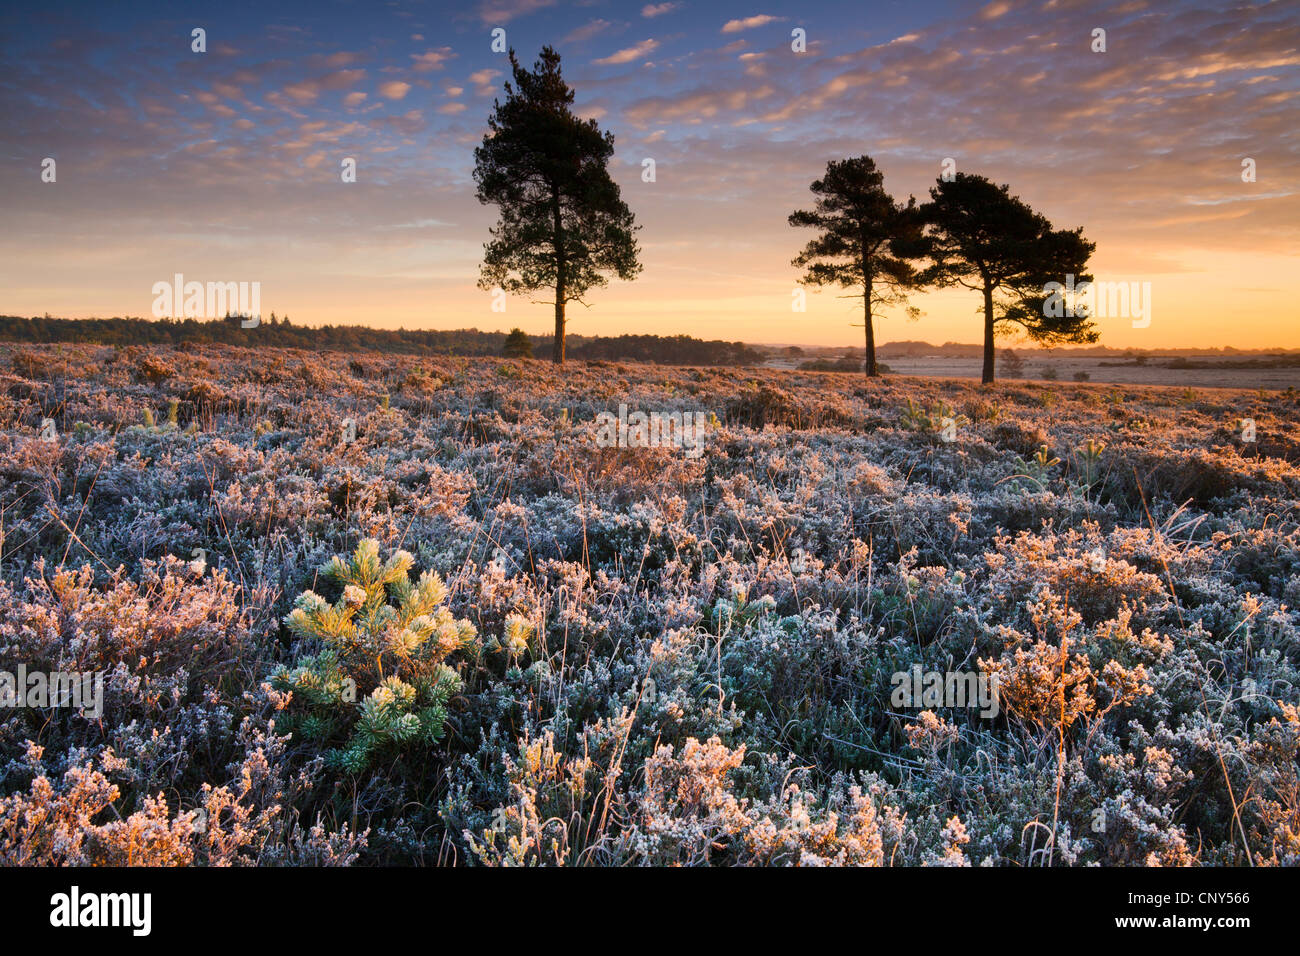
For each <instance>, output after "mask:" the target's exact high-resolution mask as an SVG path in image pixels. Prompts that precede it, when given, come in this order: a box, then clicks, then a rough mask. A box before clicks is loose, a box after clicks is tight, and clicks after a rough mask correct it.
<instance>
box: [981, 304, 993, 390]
mask: <svg viewBox="0 0 1300 956" xmlns="http://www.w3.org/2000/svg"><path fill="white" fill-rule="evenodd" d="M981 381H982V382H983V383H984V384H985V385H992V384H993V287H992V286H991V285H988V284H985V286H984V376H983V378H982V379H981Z"/></svg>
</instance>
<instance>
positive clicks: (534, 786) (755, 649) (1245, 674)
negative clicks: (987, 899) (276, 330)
mask: <svg viewBox="0 0 1300 956" xmlns="http://www.w3.org/2000/svg"><path fill="white" fill-rule="evenodd" d="M620 403H626V404H627V405H628V406H629V407H631V408H635V409H640V410H642V411H645V412H652V411H665V412H674V411H677V412H680V411H696V410H701V411H703V412H705V413H707V414H709V415H711V416H713V418H712V422H711V424H710V426H709V428H708V430H707V433H706V435H705V445H704V448H705V452H704V455H703V456H701V457H699V458H691V457H688V456H687V455H685V454H683V452H682V451H681V450H677V449H674V448H671V447H651V448H637V447H632V448H601V447H597V446H596V444H595V441H594V430H595V423H594V420H595V416H596V415H597V413H599V412H602V411H609V410H613V409H617V407H618V405H619V404H620ZM1296 415H1297V399H1296V396H1294V395H1288V394H1282V393H1270V394H1259V393H1249V392H1230V391H1221V392H1208V391H1207V392H1202V393H1200V394H1196V393H1190V392H1186V391H1181V390H1174V389H1161V388H1136V387H1114V386H1085V385H1057V386H1053V387H1050V388H1048V387H1040V386H1035V385H1027V384H1020V383H1016V384H1009V385H998V386H994V387H990V388H981V387H977V386H973V385H968V384H964V383H960V382H956V381H951V382H950V381H927V380H912V379H888V380H885V381H881V382H873V383H870V384H865V385H864V384H863V382H862V380H861V379H860V378H857V377H855V376H851V375H836V374H822V373H801V372H772V371H767V370H764V371H762V372H750V371H746V370H727V371H719V370H704V369H670V368H661V367H654V366H619V365H613V364H607V363H599V362H593V363H587V364H582V363H577V364H575V365H572V366H571V367H569V368H566V369H564V370H557V369H555V368H552V367H551V366H549V365H545V364H541V363H536V362H531V361H499V360H488V359H483V360H479V359H474V360H465V359H453V358H443V359H435V360H419V359H414V358H396V357H386V356H377V355H368V354H361V355H343V354H325V355H316V354H308V353H299V352H287V351H273V350H265V351H249V350H243V349H233V348H229V349H223V348H216V347H201V348H188V349H186V350H184V351H171V350H166V349H163V350H154V351H146V350H143V349H138V348H120V349H119V348H103V347H93V346H68V347H41V348H32V347H14V346H8V347H5V348H4V350H3V357H0V670H3V671H7V672H11V673H12V672H15V671H16V670H17V668H18V667H19V666H20V665H21V666H24V667H25V668H26V669H27V670H28V671H44V672H53V671H82V672H84V671H95V672H102V673H103V674H104V683H103V708H102V714H100V715H98V716H94V715H91V714H89V713H87V712H86V711H85V710H84V709H83V710H80V711H79V710H78V709H76V708H68V707H53V706H50V707H39V706H37V707H18V708H12V709H0V794H2V796H0V861H2V862H6V863H31V864H49V863H157V864H213V865H226V864H262V865H268V864H344V865H346V864H351V863H359V864H384V863H423V864H434V863H441V864H472V865H533V864H537V865H553V864H569V865H579V864H581V865H625V864H723V865H725V864H763V865H904V864H907V865H916V864H924V865H956V866H964V865H1017V866H1039V865H1086V864H1104V865H1116V864H1162V865H1185V864H1227V865H1245V864H1248V863H1253V864H1256V865H1265V864H1268V865H1273V864H1294V863H1297V862H1300V775H1298V773H1297V756H1298V750H1300V714H1298V712H1297V697H1298V696H1300V695H1298V694H1297V690H1296V688H1297V680H1298V679H1300V675H1298V674H1297V668H1298V667H1300V641H1298V632H1297V627H1298V626H1300V619H1298V618H1297V614H1296V611H1295V610H1294V608H1295V606H1296V605H1297V602H1298V601H1300V526H1298V524H1297V516H1298V511H1297V505H1298V504H1300V466H1298V465H1297V462H1298V461H1300V432H1298V430H1297V427H1296ZM1244 418H1249V419H1252V420H1253V421H1254V422H1255V426H1256V437H1257V440H1256V441H1255V442H1253V443H1252V442H1243V441H1242V440H1241V437H1240V436H1241V429H1240V426H1239V420H1240V419H1244ZM47 419H49V420H52V421H53V425H54V429H53V434H52V435H51V432H50V429H49V427H48V425H47V424H46V423H45V420H47ZM43 429H44V431H45V433H46V438H43V437H42V431H43ZM51 438H52V440H47V439H51ZM913 668H919V669H920V671H923V672H940V673H950V672H972V671H978V672H981V673H983V674H985V675H996V677H997V681H998V686H999V688H1000V692H999V705H1000V706H999V707H998V709H997V713H996V714H995V715H993V716H981V713H980V711H979V710H978V709H976V708H973V707H961V706H942V705H940V706H925V707H916V708H911V707H899V706H897V705H896V704H895V702H894V701H893V700H892V699H891V694H892V691H893V689H894V687H893V678H894V675H897V674H899V673H908V672H911V671H912V669H913Z"/></svg>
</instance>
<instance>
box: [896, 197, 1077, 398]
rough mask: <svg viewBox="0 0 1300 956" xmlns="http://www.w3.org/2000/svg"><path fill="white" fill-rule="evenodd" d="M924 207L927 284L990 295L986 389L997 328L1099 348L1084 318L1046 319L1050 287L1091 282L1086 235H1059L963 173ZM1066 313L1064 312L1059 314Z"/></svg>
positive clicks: (1013, 199) (1040, 219)
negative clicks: (1011, 327) (1002, 326)
mask: <svg viewBox="0 0 1300 956" xmlns="http://www.w3.org/2000/svg"><path fill="white" fill-rule="evenodd" d="M930 199H931V201H930V202H928V203H926V204H925V205H924V206H923V207H922V214H923V215H924V217H925V220H926V223H927V237H928V241H927V244H926V251H927V254H928V255H929V256H930V258H931V260H932V262H933V265H932V266H931V267H930V268H929V269H928V270H926V271H925V274H924V276H923V280H924V281H926V282H927V283H928V282H934V283H936V284H938V285H940V286H951V285H960V286H964V287H965V288H967V289H978V290H979V291H980V292H982V293H983V295H984V370H983V381H984V382H985V384H987V383H989V382H992V381H993V338H994V328H995V326H997V325H1000V324H1003V323H1007V324H1015V325H1019V326H1020V327H1021V328H1023V329H1024V330H1025V331H1026V332H1027V333H1028V334H1029V337H1030V338H1032V339H1034V340H1035V341H1037V342H1042V343H1047V344H1059V343H1064V342H1095V341H1097V331H1096V328H1095V326H1094V325H1093V323H1092V322H1091V321H1089V319H1088V317H1087V316H1086V315H1083V314H1076V315H1069V314H1068V313H1066V314H1062V315H1060V316H1051V315H1048V314H1047V312H1048V311H1054V310H1047V309H1044V303H1045V302H1046V301H1047V299H1048V293H1046V292H1044V291H1043V288H1044V286H1046V284H1047V283H1049V282H1061V283H1064V282H1065V277H1066V275H1069V274H1072V275H1073V276H1074V279H1075V283H1076V284H1078V283H1081V282H1089V281H1091V280H1092V277H1091V276H1090V275H1087V274H1086V272H1085V270H1086V268H1087V265H1088V257H1089V256H1090V255H1092V250H1093V249H1094V248H1096V246H1095V244H1094V243H1091V242H1088V241H1087V240H1086V239H1084V238H1083V229H1082V228H1079V229H1074V230H1058V229H1053V228H1052V224H1051V223H1050V222H1048V221H1047V218H1046V217H1045V216H1042V215H1040V214H1039V213H1037V212H1034V210H1033V209H1031V208H1030V207H1029V206H1028V205H1026V204H1025V203H1024V202H1022V201H1021V200H1020V198H1019V197H1017V196H1012V195H1011V194H1010V192H1009V191H1008V187H1007V186H998V185H995V184H994V183H992V182H990V181H989V180H988V179H986V178H984V177H983V176H972V175H969V174H967V173H958V174H957V175H956V177H955V178H953V179H952V180H950V181H946V182H945V181H944V180H942V179H940V180H939V182H938V184H937V185H936V186H934V187H933V188H931V190H930ZM1060 311H1062V312H1063V313H1064V312H1065V310H1060Z"/></svg>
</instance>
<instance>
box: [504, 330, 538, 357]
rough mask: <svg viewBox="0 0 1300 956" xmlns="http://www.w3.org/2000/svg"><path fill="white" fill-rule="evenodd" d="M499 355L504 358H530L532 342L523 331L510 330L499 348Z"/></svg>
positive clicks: (531, 355)
mask: <svg viewBox="0 0 1300 956" xmlns="http://www.w3.org/2000/svg"><path fill="white" fill-rule="evenodd" d="M501 354H502V355H504V356H505V357H506V358H532V357H533V340H532V339H530V338H529V337H528V333H527V332H525V331H524V330H523V329H511V330H510V334H509V335H507V336H506V341H505V344H504V345H502V347H501Z"/></svg>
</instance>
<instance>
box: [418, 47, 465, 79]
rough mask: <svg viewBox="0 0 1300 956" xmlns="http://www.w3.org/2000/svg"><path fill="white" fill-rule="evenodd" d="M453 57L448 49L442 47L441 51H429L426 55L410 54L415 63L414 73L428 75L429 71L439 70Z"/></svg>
mask: <svg viewBox="0 0 1300 956" xmlns="http://www.w3.org/2000/svg"><path fill="white" fill-rule="evenodd" d="M455 55H456V54H454V53H452V52H451V48H450V47H443V48H442V49H441V50H430V51H429V52H427V53H419V54H416V53H412V54H411V59H412V60H414V61H415V64H414V66H415V72H416V73H428V72H429V71H430V70H441V69H442V65H443V64H444V63H445V62H447V60H449V59H451V58H452V57H453V56H455Z"/></svg>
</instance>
